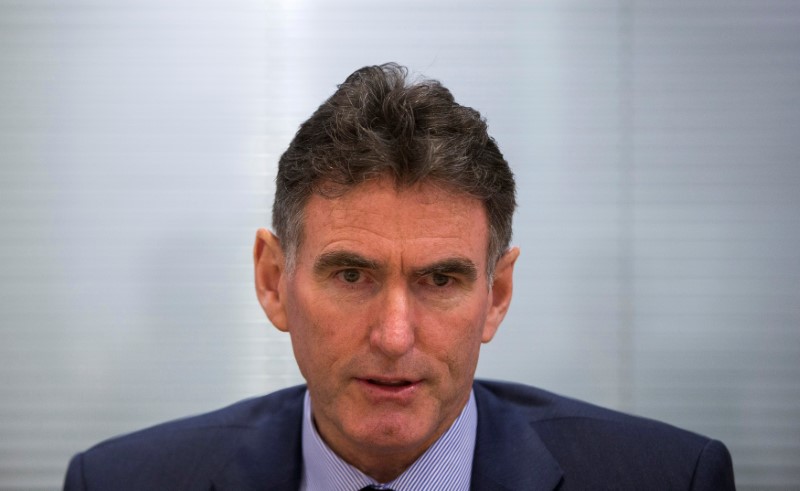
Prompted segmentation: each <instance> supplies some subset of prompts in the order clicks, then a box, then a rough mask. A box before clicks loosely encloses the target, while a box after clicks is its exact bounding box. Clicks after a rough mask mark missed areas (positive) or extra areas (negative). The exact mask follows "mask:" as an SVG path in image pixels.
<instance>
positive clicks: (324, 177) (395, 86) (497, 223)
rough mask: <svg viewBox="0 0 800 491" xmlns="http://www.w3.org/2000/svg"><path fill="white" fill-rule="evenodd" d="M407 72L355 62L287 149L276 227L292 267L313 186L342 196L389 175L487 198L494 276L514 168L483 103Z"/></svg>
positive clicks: (505, 236) (508, 218)
mask: <svg viewBox="0 0 800 491" xmlns="http://www.w3.org/2000/svg"><path fill="white" fill-rule="evenodd" d="M407 74H408V70H407V69H406V68H405V67H402V66H399V65H397V64H395V63H387V64H385V65H380V66H368V67H364V68H361V69H359V70H356V71H355V72H353V74H351V75H350V76H349V77H347V79H346V80H345V81H344V83H342V84H341V85H339V87H338V89H337V90H336V92H335V93H334V94H333V95H332V96H331V97H330V98H329V99H328V100H326V101H325V102H324V103H322V105H321V106H320V107H319V108H318V109H317V110H316V111H315V112H314V114H313V115H312V116H311V117H310V118H309V119H308V120H307V121H306V122H304V123H303V124H302V125H300V129H299V130H298V131H297V134H296V135H295V137H294V139H293V140H292V142H291V143H290V144H289V148H288V149H287V150H286V152H284V154H283V155H282V156H281V158H280V161H279V163H278V175H277V177H276V190H275V202H274V204H273V207H272V226H273V229H274V231H275V234H276V235H277V236H278V238H279V239H280V241H281V247H282V248H283V251H284V254H285V256H286V261H287V268H288V269H289V270H291V269H292V268H293V265H294V260H295V254H296V251H297V250H298V248H299V247H300V245H301V242H302V237H303V234H302V232H303V210H304V207H305V204H306V202H307V200H308V199H309V197H310V196H311V195H312V193H316V194H320V195H323V196H326V197H335V196H337V195H339V196H340V195H342V194H344V193H346V192H347V190H349V189H351V188H353V187H355V186H357V185H359V184H361V183H363V182H365V181H368V180H370V179H376V178H379V177H382V176H387V175H388V176H390V177H391V178H392V179H393V181H394V183H395V186H397V187H398V188H400V189H403V188H408V187H410V186H413V185H414V184H416V183H422V182H433V183H436V184H438V185H441V186H443V187H445V188H447V189H450V190H452V191H454V192H461V193H466V194H468V195H470V196H472V197H474V198H477V199H479V200H480V201H481V202H482V203H483V205H484V207H485V210H486V215H487V218H488V222H489V237H488V248H487V251H488V252H487V264H488V267H487V274H488V275H489V277H490V278H491V277H492V274H493V271H494V266H495V264H496V263H497V261H498V260H499V259H500V257H502V255H503V254H504V253H505V251H506V250H507V249H508V246H509V243H510V241H511V222H512V216H513V214H514V208H515V207H516V199H515V184H514V175H513V173H512V172H511V169H510V168H509V166H508V163H507V162H506V161H505V159H504V158H503V155H502V154H501V153H500V150H499V148H498V147H497V143H495V141H494V139H493V138H492V137H490V136H489V134H488V132H487V128H486V121H485V120H484V119H483V118H482V117H481V115H480V113H478V111H476V110H474V109H472V108H470V107H465V106H462V105H459V104H458V103H456V102H455V100H454V99H453V95H452V94H451V93H450V91H449V90H448V89H446V88H445V87H444V86H442V84H441V83H439V82H438V81H436V80H422V81H415V82H413V83H410V84H409V83H407V81H406V77H407Z"/></svg>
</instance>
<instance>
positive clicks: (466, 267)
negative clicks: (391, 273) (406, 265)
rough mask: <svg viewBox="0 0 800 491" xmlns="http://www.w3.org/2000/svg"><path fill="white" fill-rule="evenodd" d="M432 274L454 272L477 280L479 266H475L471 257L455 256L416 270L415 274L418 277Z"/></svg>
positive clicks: (470, 279) (450, 273)
mask: <svg viewBox="0 0 800 491" xmlns="http://www.w3.org/2000/svg"><path fill="white" fill-rule="evenodd" d="M431 274H447V275H452V274H454V275H458V276H462V277H464V278H465V279H466V280H467V281H475V280H476V279H477V278H478V268H477V266H475V263H473V262H472V261H470V260H469V259H466V258H460V257H454V258H450V259H445V260H443V261H438V262H435V263H433V264H430V265H428V266H425V267H423V268H420V269H418V270H416V271H414V275H415V276H418V277H422V276H428V275H431Z"/></svg>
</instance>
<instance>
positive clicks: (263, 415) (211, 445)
mask: <svg viewBox="0 0 800 491" xmlns="http://www.w3.org/2000/svg"><path fill="white" fill-rule="evenodd" d="M304 391H305V387H303V386H298V387H293V388H289V389H285V390H282V391H279V392H275V393H273V394H270V395H267V396H264V397H260V398H256V399H250V400H246V401H242V402H239V403H237V404H234V405H232V406H230V407H227V408H224V409H221V410H218V411H215V412H212V413H208V414H205V415H201V416H195V417H192V418H187V419H183V420H178V421H175V422H171V423H165V424H162V425H159V426H155V427H153V428H149V429H146V430H142V431H139V432H136V433H133V434H130V435H127V436H122V437H118V438H114V439H111V440H108V441H106V442H103V443H100V444H98V445H97V446H95V447H93V448H91V449H89V450H87V451H86V452H83V453H81V454H78V455H76V456H75V457H73V459H72V461H71V462H70V465H69V469H68V471H67V476H66V480H65V483H64V489H65V490H69V491H74V490H85V489H91V490H120V491H124V490H204V491H205V490H237V491H246V490H270V491H273V490H287V491H288V490H296V489H298V486H299V484H300V475H301V471H302V454H301V443H300V431H301V418H302V412H303V409H302V407H303V393H304ZM474 391H475V400H476V402H477V406H478V432H477V440H476V446H475V457H474V459H473V470H472V489H474V490H479V491H484V490H486V491H492V490H498V491H499V490H507V491H511V490H514V491H520V490H548V491H549V490H554V489H559V490H562V491H565V490H573V489H581V490H584V489H591V490H595V489H631V490H644V489H646V490H651V489H676V490H678V489H680V490H686V489H692V490H705V489H708V490H712V489H713V490H726V489H735V487H734V481H733V468H732V464H731V458H730V454H729V453H728V451H727V449H726V448H725V446H724V445H723V444H722V443H720V442H718V441H715V440H710V439H708V438H706V437H703V436H700V435H696V434H694V433H690V432H687V431H684V430H680V429H677V428H675V427H672V426H669V425H666V424H663V423H659V422H655V421H651V420H647V419H643V418H637V417H633V416H629V415H625V414H622V413H618V412H614V411H611V410H607V409H602V408H599V407H596V406H593V405H590V404H586V403H583V402H578V401H575V400H572V399H568V398H565V397H561V396H557V395H555V394H551V393H548V392H545V391H542V390H539V389H535V388H532V387H527V386H523V385H518V384H509V383H501V382H487V381H476V382H475V384H474Z"/></svg>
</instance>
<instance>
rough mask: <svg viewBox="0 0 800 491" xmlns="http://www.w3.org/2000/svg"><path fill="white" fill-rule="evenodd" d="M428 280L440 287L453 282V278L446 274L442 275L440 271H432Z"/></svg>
mask: <svg viewBox="0 0 800 491" xmlns="http://www.w3.org/2000/svg"><path fill="white" fill-rule="evenodd" d="M430 281H431V283H432V284H433V285H434V286H439V287H442V286H447V285H449V284H450V283H452V282H453V278H451V277H450V276H447V275H443V274H441V273H433V274H432V275H431V280H430Z"/></svg>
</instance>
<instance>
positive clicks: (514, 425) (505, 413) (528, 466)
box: [471, 381, 563, 491]
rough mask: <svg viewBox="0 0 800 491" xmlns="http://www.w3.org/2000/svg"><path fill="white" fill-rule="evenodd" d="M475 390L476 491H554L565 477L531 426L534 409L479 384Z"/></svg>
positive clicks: (474, 386)
mask: <svg viewBox="0 0 800 491" xmlns="http://www.w3.org/2000/svg"><path fill="white" fill-rule="evenodd" d="M473 388H474V390H475V401H476V402H477V404H478V436H477V439H476V442H475V458H474V461H473V462H474V463H473V467H472V484H471V487H472V489H475V490H481V491H495V490H496V491H501V490H506V491H510V490H519V489H526V490H542V491H551V490H552V489H554V488H555V487H556V486H557V485H558V483H559V482H560V481H561V478H562V475H563V473H562V471H561V468H560V467H559V465H558V462H557V461H556V460H555V458H554V457H553V455H552V454H551V453H550V451H549V450H548V449H547V447H546V446H545V444H544V442H542V440H541V439H540V438H539V435H538V434H537V433H536V431H535V430H534V429H533V427H532V426H531V423H532V421H531V418H530V408H527V410H525V409H523V408H522V407H520V406H517V405H515V404H513V402H509V401H501V399H500V397H499V396H498V395H497V394H495V393H494V391H493V389H492V386H491V385H487V384H484V383H482V382H479V381H476V382H475V384H474V385H473Z"/></svg>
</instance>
